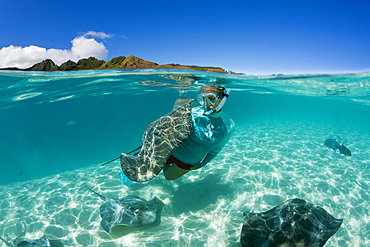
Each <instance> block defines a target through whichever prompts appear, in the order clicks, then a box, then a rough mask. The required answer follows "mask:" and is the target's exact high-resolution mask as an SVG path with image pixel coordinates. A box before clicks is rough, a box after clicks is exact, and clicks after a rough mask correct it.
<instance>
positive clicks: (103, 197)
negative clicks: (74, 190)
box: [84, 185, 107, 200]
mask: <svg viewBox="0 0 370 247" xmlns="http://www.w3.org/2000/svg"><path fill="white" fill-rule="evenodd" d="M84 186H85V187H86V188H87V189H88V190H90V191H91V192H92V193H95V194H97V195H98V196H100V197H101V198H102V199H104V200H105V199H107V198H106V197H105V196H102V195H101V194H99V193H98V192H96V191H94V190H92V189H90V188H89V187H87V186H86V185H84Z"/></svg>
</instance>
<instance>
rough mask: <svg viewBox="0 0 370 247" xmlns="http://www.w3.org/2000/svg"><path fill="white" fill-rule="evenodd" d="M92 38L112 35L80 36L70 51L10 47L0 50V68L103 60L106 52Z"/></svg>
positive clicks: (93, 33)
mask: <svg viewBox="0 0 370 247" xmlns="http://www.w3.org/2000/svg"><path fill="white" fill-rule="evenodd" d="M87 37H94V38H100V39H106V38H111V37H113V35H110V34H106V33H103V32H94V31H89V32H87V33H85V34H83V35H82V36H79V37H76V38H74V39H73V40H72V41H71V43H72V47H71V49H70V50H63V49H46V48H43V47H38V46H34V45H30V46H26V47H20V46H14V45H10V46H8V47H3V48H2V49H0V68H8V67H17V68H22V69H23V68H28V67H30V66H32V65H34V64H35V63H39V62H41V61H42V60H45V59H48V58H50V59H51V60H53V61H54V63H56V64H58V65H61V64H62V63H64V62H66V61H67V60H72V61H75V62H77V61H78V60H79V59H81V58H88V57H91V56H92V57H96V58H98V59H105V58H106V57H107V54H108V50H107V48H106V47H105V45H104V44H103V43H102V42H98V41H96V40H95V39H94V38H87Z"/></svg>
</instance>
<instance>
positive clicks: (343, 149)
mask: <svg viewBox="0 0 370 247" xmlns="http://www.w3.org/2000/svg"><path fill="white" fill-rule="evenodd" d="M324 145H325V146H327V147H328V148H331V149H333V150H334V151H335V150H336V149H338V150H339V152H340V153H341V154H344V155H347V156H351V155H352V153H351V150H349V149H348V148H346V147H345V146H343V145H340V144H339V143H338V142H337V140H335V139H326V140H325V142H324Z"/></svg>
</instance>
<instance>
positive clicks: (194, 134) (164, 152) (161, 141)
mask: <svg viewBox="0 0 370 247" xmlns="http://www.w3.org/2000/svg"><path fill="white" fill-rule="evenodd" d="M229 92H230V91H229V90H226V89H225V88H224V87H223V86H219V85H206V86H203V87H201V89H200V94H199V95H198V97H197V100H198V101H195V100H193V99H190V98H179V99H177V100H176V102H175V105H174V109H173V110H172V111H171V112H170V113H168V114H166V115H165V116H163V117H161V118H159V119H157V120H155V121H154V122H152V123H151V124H150V125H148V126H147V128H146V130H145V132H144V134H143V138H142V140H143V145H142V146H141V147H139V148H140V151H139V152H138V153H136V154H135V155H134V156H130V155H128V153H127V154H126V153H122V154H121V157H120V159H121V168H122V171H121V172H120V174H119V177H120V180H121V182H122V183H123V184H125V185H126V186H130V184H131V183H132V181H136V182H144V181H148V180H150V179H152V178H154V177H155V176H157V175H158V174H159V173H160V172H161V170H162V169H163V173H164V176H165V178H166V179H167V180H174V179H177V178H179V177H181V176H183V175H184V174H186V173H188V172H189V171H190V170H196V169H199V168H201V167H203V166H205V165H206V164H207V163H209V162H210V161H211V160H212V159H213V158H214V157H216V155H217V154H218V153H219V152H220V151H221V149H222V148H223V146H224V145H225V144H226V143H227V141H228V140H229V139H230V137H231V135H232V133H233V132H234V128H235V124H234V121H233V120H232V119H230V117H229V116H228V115H227V114H226V113H224V112H223V111H222V107H223V106H224V104H225V102H226V100H227V98H228V97H229ZM109 162H111V161H109ZM109 162H106V163H109ZM106 163H105V164H106Z"/></svg>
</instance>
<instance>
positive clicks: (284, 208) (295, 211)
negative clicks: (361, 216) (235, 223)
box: [241, 199, 343, 247]
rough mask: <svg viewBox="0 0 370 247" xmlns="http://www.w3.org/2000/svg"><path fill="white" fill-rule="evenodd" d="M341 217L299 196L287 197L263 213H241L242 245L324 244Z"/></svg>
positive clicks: (338, 224) (248, 246)
mask: <svg viewBox="0 0 370 247" xmlns="http://www.w3.org/2000/svg"><path fill="white" fill-rule="evenodd" d="M342 222H343V220H342V219H336V218H334V217H333V216H332V215H330V214H329V213H328V212H327V211H326V210H325V209H323V208H321V207H319V206H315V205H313V204H311V203H308V202H306V201H304V200H301V199H292V200H288V201H286V202H285V203H283V204H281V205H279V206H276V207H275V208H273V209H271V210H269V211H267V212H264V213H248V212H245V213H244V222H243V228H242V235H241V243H242V246H243V247H252V246H278V245H282V246H318V247H320V246H324V244H325V243H326V241H327V240H328V239H329V238H330V237H331V236H332V235H334V234H335V233H336V232H337V231H338V229H339V227H340V225H341V224H342Z"/></svg>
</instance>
